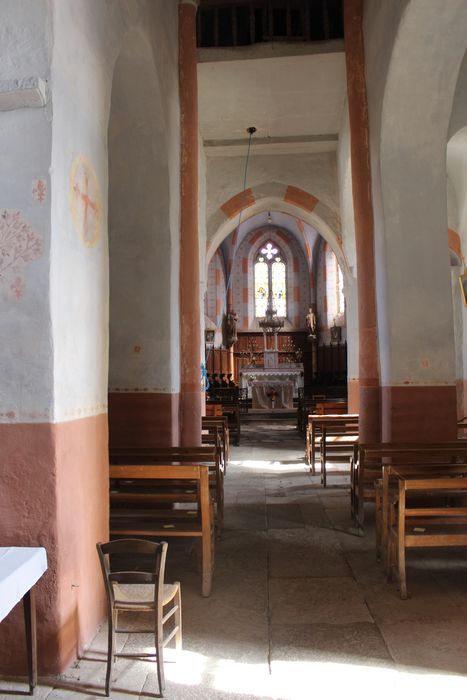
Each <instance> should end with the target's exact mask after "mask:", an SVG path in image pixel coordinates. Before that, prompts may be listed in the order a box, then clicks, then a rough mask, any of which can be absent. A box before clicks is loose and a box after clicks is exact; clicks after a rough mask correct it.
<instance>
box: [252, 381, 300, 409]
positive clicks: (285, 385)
mask: <svg viewBox="0 0 467 700" xmlns="http://www.w3.org/2000/svg"><path fill="white" fill-rule="evenodd" d="M272 392H275V397H274V404H273V402H272ZM268 394H269V396H268ZM251 396H252V399H253V408H269V409H271V408H272V407H273V405H274V408H293V384H292V382H280V383H275V384H266V383H262V382H255V383H254V384H253V387H252V391H251Z"/></svg>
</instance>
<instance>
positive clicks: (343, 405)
mask: <svg viewBox="0 0 467 700" xmlns="http://www.w3.org/2000/svg"><path fill="white" fill-rule="evenodd" d="M347 411H348V405H347V399H332V400H331V399H326V400H325V401H318V402H317V403H316V409H315V413H317V414H318V415H320V416H326V415H328V414H332V415H336V414H344V413H345V414H346V413H347Z"/></svg>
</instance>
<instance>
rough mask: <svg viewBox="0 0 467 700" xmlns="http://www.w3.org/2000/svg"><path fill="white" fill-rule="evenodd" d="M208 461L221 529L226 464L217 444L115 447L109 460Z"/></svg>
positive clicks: (160, 462)
mask: <svg viewBox="0 0 467 700" xmlns="http://www.w3.org/2000/svg"><path fill="white" fill-rule="evenodd" d="M129 461H131V463H132V464H170V463H172V464H199V463H202V464H206V465H207V466H208V467H209V475H210V476H209V483H210V486H211V489H212V490H213V491H214V500H215V503H216V516H217V517H216V522H217V531H218V533H220V532H222V529H223V527H224V465H223V462H222V459H221V452H220V449H219V448H218V447H217V446H216V445H203V446H194V447H113V448H111V449H110V450H109V462H110V464H128V462H129Z"/></svg>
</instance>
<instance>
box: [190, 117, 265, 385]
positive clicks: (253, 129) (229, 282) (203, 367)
mask: <svg viewBox="0 0 467 700" xmlns="http://www.w3.org/2000/svg"><path fill="white" fill-rule="evenodd" d="M247 132H248V134H249V137H248V148H247V152H246V158H245V171H244V173H243V189H242V200H241V205H240V211H239V212H238V223H237V228H236V231H237V237H236V241H235V246H234V248H233V250H232V251H231V258H230V270H229V275H228V277H227V280H226V285H225V295H224V299H223V303H222V308H221V314H220V318H221V321H220V325H218V326H217V328H216V333H217V331H219V330H221V329H222V322H223V319H224V315H225V312H226V310H227V298H228V293H229V289H230V287H231V285H232V270H233V263H234V260H235V255H236V254H237V249H238V239H239V231H240V224H241V223H242V214H243V210H244V209H245V196H246V185H247V177H248V164H249V161H250V151H251V142H252V139H253V134H254V133H255V132H256V127H255V126H249V127H248V129H247ZM213 349H214V345H213V347H212V348H209V350H208V353H207V356H206V362H205V363H203V364H202V365H201V372H202V373H203V372H206V380H205V382H203V383H206V382H207V386H208V387H209V379H208V378H207V370H206V367H207V364H208V361H209V358H210V357H211V353H212V351H213ZM204 390H205V391H207V388H205V389H204Z"/></svg>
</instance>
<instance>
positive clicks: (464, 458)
mask: <svg viewBox="0 0 467 700" xmlns="http://www.w3.org/2000/svg"><path fill="white" fill-rule="evenodd" d="M456 462H457V463H462V462H467V441H466V440H451V441H444V442H423V443H416V442H412V443H389V442H388V443H371V444H370V443H360V444H359V445H358V446H356V447H355V448H354V453H353V457H352V459H351V463H350V508H351V515H352V518H353V519H354V521H355V525H356V527H357V528H358V530H359V532H360V534H362V533H363V528H364V520H365V508H364V506H365V503H367V502H369V501H371V502H374V501H375V482H376V480H378V479H381V478H382V467H383V464H391V465H392V466H394V467H396V466H398V465H405V466H415V465H421V464H426V465H428V464H430V463H431V464H436V463H438V464H449V463H456Z"/></svg>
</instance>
